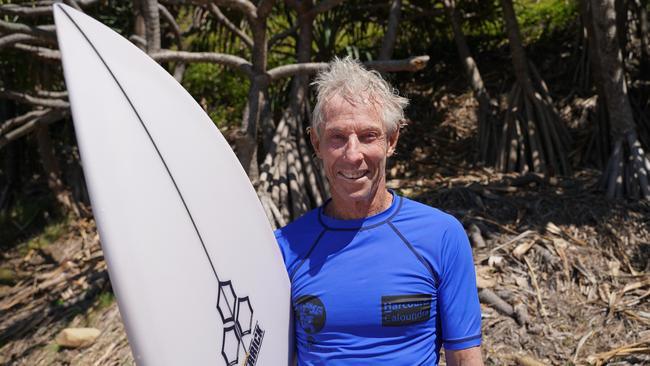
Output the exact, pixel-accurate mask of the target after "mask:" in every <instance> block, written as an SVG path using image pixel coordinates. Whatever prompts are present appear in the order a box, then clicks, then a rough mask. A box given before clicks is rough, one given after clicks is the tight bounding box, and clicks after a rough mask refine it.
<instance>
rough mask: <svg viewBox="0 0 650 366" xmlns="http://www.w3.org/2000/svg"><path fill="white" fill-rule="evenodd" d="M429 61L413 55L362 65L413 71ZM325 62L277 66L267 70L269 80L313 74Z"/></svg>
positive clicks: (371, 67)
mask: <svg viewBox="0 0 650 366" xmlns="http://www.w3.org/2000/svg"><path fill="white" fill-rule="evenodd" d="M428 62H429V56H415V57H411V58H407V59H403V60H385V61H368V62H364V63H363V64H364V66H366V67H367V68H369V69H374V70H377V71H382V72H399V71H408V72H415V71H419V70H422V69H423V68H424V67H425V66H426V65H427V63H428ZM327 66H328V63H326V62H309V63H299V64H291V65H283V66H278V67H276V68H274V69H272V70H270V71H269V72H268V74H269V76H270V77H271V80H278V79H282V78H285V77H290V76H294V75H298V74H315V73H317V72H319V71H321V70H324V69H325V68H327Z"/></svg>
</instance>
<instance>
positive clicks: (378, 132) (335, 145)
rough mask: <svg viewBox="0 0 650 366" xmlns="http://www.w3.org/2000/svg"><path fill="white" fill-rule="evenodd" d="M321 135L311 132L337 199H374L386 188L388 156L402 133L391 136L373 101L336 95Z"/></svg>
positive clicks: (356, 200)
mask: <svg viewBox="0 0 650 366" xmlns="http://www.w3.org/2000/svg"><path fill="white" fill-rule="evenodd" d="M323 112H324V116H325V118H324V121H323V123H321V125H320V126H319V132H320V136H319V137H317V136H316V134H315V133H312V134H311V141H312V144H313V145H314V149H315V150H316V154H317V155H318V157H319V158H321V159H322V161H323V167H324V169H325V175H326V176H327V179H328V180H329V182H330V186H331V194H332V198H333V199H340V200H341V202H349V203H352V202H359V201H372V200H373V199H375V196H376V193H377V192H379V191H382V190H385V186H386V158H387V157H388V156H390V155H392V154H393V151H394V149H395V145H396V143H397V138H398V134H399V132H397V131H396V132H394V133H393V134H392V136H390V137H389V136H387V134H386V129H385V127H384V124H383V123H382V121H381V117H380V115H379V113H378V111H377V110H376V107H375V106H373V105H372V104H371V103H358V104H356V105H352V104H350V103H349V102H348V101H346V100H345V99H344V98H342V97H339V96H335V97H333V98H332V99H330V100H329V101H328V102H327V104H326V105H325V107H324V110H323Z"/></svg>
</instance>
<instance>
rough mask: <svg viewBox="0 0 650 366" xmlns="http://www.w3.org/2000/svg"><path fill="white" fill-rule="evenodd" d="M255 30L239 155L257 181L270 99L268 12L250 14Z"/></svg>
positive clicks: (253, 31) (252, 27) (252, 28)
mask: <svg viewBox="0 0 650 366" xmlns="http://www.w3.org/2000/svg"><path fill="white" fill-rule="evenodd" d="M250 19H251V24H250V27H251V31H252V33H253V54H252V64H253V66H252V69H253V75H254V76H253V77H252V78H251V87H250V90H249V93H248V102H247V106H246V112H245V116H244V120H243V121H242V137H241V139H242V140H241V141H239V143H238V146H239V147H240V149H238V151H237V157H238V158H239V161H240V162H241V164H242V166H243V167H244V170H245V171H246V174H248V177H249V178H250V179H251V181H253V182H257V180H258V178H259V167H258V162H257V129H258V127H259V121H260V117H261V112H262V111H263V110H264V105H265V103H266V101H265V99H264V95H266V91H267V89H268V86H269V82H270V80H269V78H268V76H267V75H266V67H267V65H266V62H267V47H268V38H267V34H266V20H267V19H266V16H260V15H259V14H258V16H257V17H254V18H250Z"/></svg>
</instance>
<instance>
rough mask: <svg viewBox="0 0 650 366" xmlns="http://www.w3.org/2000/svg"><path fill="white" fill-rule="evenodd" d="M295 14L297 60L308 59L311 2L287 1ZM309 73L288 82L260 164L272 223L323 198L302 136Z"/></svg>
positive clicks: (292, 216) (319, 177)
mask: <svg viewBox="0 0 650 366" xmlns="http://www.w3.org/2000/svg"><path fill="white" fill-rule="evenodd" d="M287 4H288V5H289V6H290V7H291V8H292V9H294V10H296V12H297V14H298V39H297V42H296V61H297V62H298V63H308V62H310V61H311V45H312V39H313V21H314V15H313V14H312V13H311V12H310V11H311V10H312V9H313V2H312V1H301V2H298V1H288V2H287ZM308 91H309V76H308V75H305V74H298V75H296V76H294V78H293V80H292V81H291V87H290V91H289V106H288V107H287V109H285V110H284V112H283V114H282V118H281V120H280V122H279V123H278V126H277V128H276V131H275V135H274V136H273V139H272V143H271V144H270V147H269V151H268V152H267V153H266V156H265V159H264V162H263V164H262V167H261V173H260V185H259V187H258V194H259V195H260V196H261V197H262V200H261V201H262V204H263V205H264V207H265V209H266V212H267V215H268V216H269V218H270V219H271V221H272V223H273V225H274V226H283V225H285V224H286V223H287V222H289V221H291V220H293V219H296V218H298V217H300V216H301V215H302V214H303V213H305V212H306V211H307V210H309V209H310V208H312V207H315V206H318V205H321V204H322V203H323V199H324V197H325V194H326V192H325V188H324V184H323V180H324V178H323V177H322V175H321V172H320V170H319V169H318V167H317V165H316V163H315V162H314V160H313V158H312V150H311V148H310V146H309V145H308V142H307V138H306V136H305V123H308V121H309V112H308V111H309V106H308V99H307V97H308Z"/></svg>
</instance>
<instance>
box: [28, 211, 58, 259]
mask: <svg viewBox="0 0 650 366" xmlns="http://www.w3.org/2000/svg"><path fill="white" fill-rule="evenodd" d="M67 227H68V220H67V218H60V219H58V220H56V221H54V222H52V223H51V224H49V225H47V226H45V228H44V229H43V231H42V232H41V233H40V234H38V235H36V236H34V237H33V238H31V239H29V240H28V241H26V242H24V243H22V244H20V245H19V246H18V250H19V251H20V252H21V254H23V255H27V253H28V252H29V251H30V250H35V249H42V248H45V247H47V246H48V245H50V244H52V243H54V242H55V241H57V240H58V239H59V238H60V237H61V236H62V235H63V234H65V232H66V228H67Z"/></svg>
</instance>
